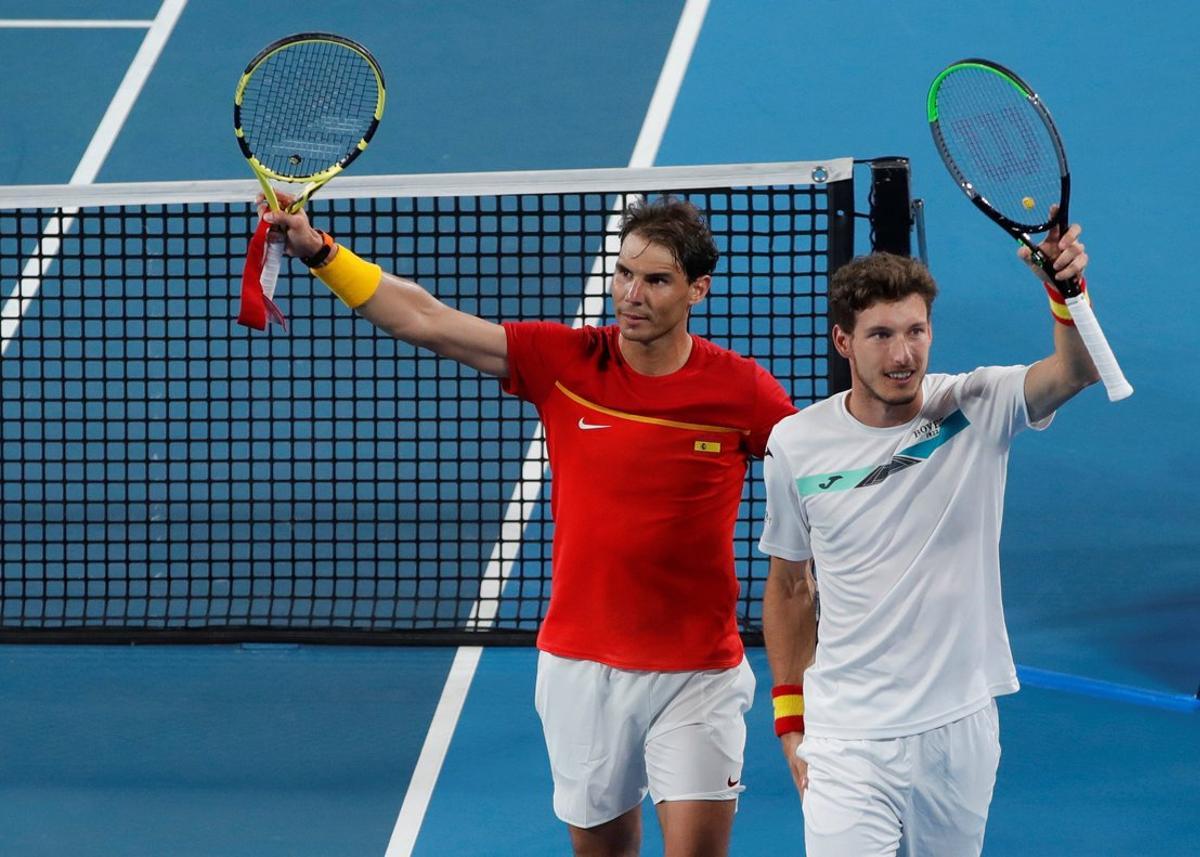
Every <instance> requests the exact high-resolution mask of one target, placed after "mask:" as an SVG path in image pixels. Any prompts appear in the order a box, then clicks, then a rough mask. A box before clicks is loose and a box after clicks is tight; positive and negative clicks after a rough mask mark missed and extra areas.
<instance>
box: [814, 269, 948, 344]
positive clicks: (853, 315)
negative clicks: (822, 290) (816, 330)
mask: <svg viewBox="0 0 1200 857" xmlns="http://www.w3.org/2000/svg"><path fill="white" fill-rule="evenodd" d="M937 292H938V288H937V283H935V282H934V281H933V275H932V274H930V273H929V269H928V268H926V267H925V266H924V265H923V264H922V263H921V262H920V261H919V260H917V259H913V258H910V257H908V256H898V255H896V254H895V253H872V254H870V255H869V256H858V257H856V258H854V259H852V260H851V261H850V262H849V263H848V264H846V265H843V266H842V267H841V268H838V270H837V272H836V273H834V275H833V279H832V280H830V281H829V318H830V319H831V320H832V321H833V323H834V324H836V325H837V326H838V327H840V328H841V329H842V330H844V331H846V332H847V333H853V332H854V322H855V320H856V319H857V317H858V314H859V313H860V312H862V311H863V310H865V309H866V308H867V307H869V306H872V305H874V304H876V303H880V302H886V303H891V302H893V301H900V300H904V298H906V297H908V296H909V295H920V296H921V297H922V298H924V299H925V308H926V309H927V310H928V311H929V314H930V315H932V314H933V299H934V298H936V297H937Z"/></svg>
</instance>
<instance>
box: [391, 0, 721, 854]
mask: <svg viewBox="0 0 1200 857" xmlns="http://www.w3.org/2000/svg"><path fill="white" fill-rule="evenodd" d="M708 3H709V0H687V4H686V5H685V6H684V9H683V13H682V14H681V15H680V17H679V24H678V25H677V26H676V28H675V36H674V38H672V40H671V47H670V48H669V49H668V51H667V58H666V60H665V61H664V62H663V68H662V71H661V73H660V74H659V77H658V83H657V85H656V86H655V89H654V95H653V97H652V98H651V99H650V106H649V108H648V109H647V111H646V118H645V120H644V121H643V122H642V129H641V132H640V133H639V134H638V139H637V143H636V144H635V145H634V147H633V155H632V156H631V157H630V159H629V166H631V167H649V166H651V165H653V163H654V158H655V156H657V154H658V148H659V146H660V145H661V144H662V138H663V134H664V132H665V131H666V129H667V122H668V120H669V119H670V117H671V110H672V108H673V107H674V106H675V98H676V97H677V96H678V95H679V88H680V86H681V85H682V83H683V76H684V73H685V72H686V71H687V66H688V63H689V62H690V61H691V57H692V50H693V49H694V48H695V46H696V39H697V38H698V37H699V35H700V28H701V26H702V25H703V24H704V16H705V14H706V13H707V11H708ZM614 217H619V213H614V214H613V215H611V216H610V223H611V220H612V218H614ZM607 231H609V232H611V229H609V230H607ZM606 249H608V248H606ZM603 264H604V262H603V254H598V255H597V257H596V260H595V262H594V263H593V265H592V272H591V275H590V276H589V277H588V281H587V287H586V289H585V291H584V298H583V301H582V302H581V303H580V306H579V312H578V313H577V314H576V316H575V319H574V322H573V324H572V326H573V327H582V326H583V325H585V324H591V323H595V322H599V321H601V320H602V319H603V317H604V313H605V272H604V270H603ZM544 450H545V430H544V429H543V427H542V424H541V423H540V422H539V423H538V427H537V430H536V431H535V432H534V436H533V439H532V440H530V442H529V450H528V451H527V452H526V454H525V460H524V462H523V463H522V465H521V479H520V481H519V482H518V483H517V484H516V486H515V487H514V489H513V493H512V496H511V497H509V500H508V506H507V507H506V509H505V513H504V522H503V524H502V525H501V528H500V537H499V539H498V540H497V542H496V544H495V545H494V546H493V548H492V555H491V557H490V558H489V560H488V564H487V568H486V569H485V571H484V575H483V578H482V579H481V580H480V586H479V599H478V600H477V601H476V602H475V606H474V607H473V608H472V610H471V618H470V620H469V621H470V622H472V623H474V627H477V628H479V629H481V630H482V629H485V628H487V627H488V626H489V625H491V624H492V623H493V622H494V621H495V618H496V611H497V610H498V609H499V596H500V593H501V592H503V590H504V585H505V583H507V582H508V578H509V575H510V574H511V573H512V567H513V563H514V562H515V560H516V558H517V553H518V551H519V550H520V545H521V542H522V540H523V538H524V533H525V527H526V526H527V525H528V524H529V521H530V520H531V518H532V517H533V512H534V509H535V507H536V505H537V502H538V498H539V497H540V496H541V493H542V486H543V485H544V484H545V481H546V474H545V470H544V468H543V466H542V459H543V456H544ZM481 652H482V650H481V649H480V648H479V647H477V646H464V647H462V648H460V649H459V650H458V651H457V653H456V654H455V656H454V663H453V664H452V665H451V667H450V675H449V676H448V677H447V679H446V685H445V687H443V688H442V695H441V698H440V700H439V701H438V706H437V710H436V711H435V713H434V716H433V720H432V721H431V722H430V724H429V732H428V734H426V736H425V743H424V745H423V746H422V747H421V755H420V756H419V757H418V759H417V765H416V767H415V768H414V769H413V775H412V780H411V781H410V782H409V785H408V791H407V792H406V793H405V795H404V803H403V804H402V805H401V807H400V814H399V816H398V817H397V818H396V826H395V827H394V828H393V830H392V838H391V841H389V842H388V848H387V852H386V855H385V857H410V855H411V854H412V852H413V848H414V847H415V846H416V844H417V836H418V835H419V834H420V832H421V823H422V821H424V819H425V811H426V810H427V809H428V808H429V801H430V799H431V798H432V797H433V790H434V787H435V786H436V785H437V778H438V775H439V774H440V773H441V770H442V763H443V762H444V761H445V758H446V751H447V750H448V749H449V748H450V739H451V738H452V737H453V735H454V730H455V728H456V726H457V725H458V718H459V715H460V714H461V713H462V708H463V704H464V703H465V702H466V697H467V692H468V691H469V690H470V687H471V681H472V679H473V678H474V677H475V669H476V668H477V667H478V665H479V658H480V655H481Z"/></svg>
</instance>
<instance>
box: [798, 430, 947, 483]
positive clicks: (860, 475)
mask: <svg viewBox="0 0 1200 857" xmlns="http://www.w3.org/2000/svg"><path fill="white" fill-rule="evenodd" d="M970 424H971V422H970V420H968V419H967V418H966V416H965V415H964V414H963V412H962V411H955V412H954V413H952V414H949V415H948V416H945V417H943V418H942V419H940V420H934V421H933V422H929V423H926V424H925V425H922V426H919V427H917V428H916V429H914V430H913V433H912V436H913V438H915V439H916V441H917V442H916V443H913V444H910V445H909V446H906V447H904V448H903V449H901V450H900V451H898V452H896V453H894V454H893V455H892V459H891V461H889V462H888V463H887V464H878V465H872V466H870V467H857V468H854V469H853V470H843V471H841V472H839V473H817V474H814V475H813V476H801V477H799V478H797V479H796V488H797V490H799V492H800V496H802V497H806V496H810V495H812V494H827V493H830V492H833V491H848V490H849V489H851V488H869V487H870V486H872V485H878V484H880V483H881V482H883V481H884V480H885V479H887V478H888V477H889V476H891V475H892V474H893V473H899V472H900V471H901V470H907V469H908V468H910V467H913V466H915V465H917V464H920V463H921V462H922V461H925V460H926V459H927V458H929V457H930V456H931V455H933V453H934V452H935V451H936V450H937V449H938V448H939V447H942V446H944V445H945V444H946V443H947V442H949V441H950V439H951V438H953V437H954V436H955V435H956V434H958V433H959V432H961V431H962V430H963V429H965V428H966V427H967V426H969V425H970Z"/></svg>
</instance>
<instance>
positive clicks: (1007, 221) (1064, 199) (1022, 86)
mask: <svg viewBox="0 0 1200 857" xmlns="http://www.w3.org/2000/svg"><path fill="white" fill-rule="evenodd" d="M962 68H978V69H981V70H984V71H987V72H990V73H992V74H996V75H998V76H999V77H1001V78H1003V79H1004V80H1006V81H1007V82H1008V84H1009V85H1010V86H1012V87H1013V88H1014V89H1016V90H1017V92H1019V93H1020V94H1021V95H1022V96H1023V97H1024V98H1025V99H1026V100H1027V101H1028V102H1029V104H1030V105H1031V106H1032V107H1033V108H1034V111H1035V112H1036V114H1037V116H1038V118H1039V119H1040V120H1041V121H1042V124H1043V125H1044V126H1045V128H1046V130H1047V131H1048V132H1049V134H1050V140H1051V143H1052V144H1053V146H1054V154H1055V157H1056V158H1057V159H1058V169H1059V180H1060V187H1059V203H1058V208H1057V210H1056V211H1055V212H1054V216H1053V217H1052V218H1051V219H1050V220H1048V221H1046V222H1044V223H1019V222H1017V221H1015V220H1013V219H1011V218H1009V217H1006V216H1005V215H1003V214H1001V213H1000V211H998V210H997V209H996V208H995V207H994V206H993V205H992V204H991V202H989V201H988V200H987V198H986V197H984V195H983V194H981V193H980V192H979V191H978V190H977V189H976V188H975V186H974V185H973V184H972V183H971V182H970V181H969V180H968V179H967V177H966V176H965V175H963V173H962V170H960V169H959V166H958V164H957V163H956V162H955V160H954V158H953V157H951V155H950V149H949V147H948V146H947V145H946V140H945V138H944V137H943V135H942V129H941V123H940V120H939V113H938V105H937V95H938V92H939V91H940V89H941V85H942V82H943V81H944V80H945V79H946V78H947V77H948V76H949V75H951V74H952V73H953V72H954V71H956V70H958V69H962ZM925 111H926V116H927V118H928V119H929V129H930V131H931V132H932V134H933V142H934V146H935V147H936V148H937V150H938V154H939V155H940V156H941V158H942V162H943V163H944V164H945V165H946V169H947V170H948V171H949V173H950V176H951V177H952V178H953V179H954V181H955V183H956V184H958V186H959V188H961V189H962V191H963V193H965V194H966V195H967V198H968V199H970V200H971V202H972V203H973V204H974V205H975V207H976V208H978V209H979V210H980V211H982V212H983V213H984V214H985V215H987V217H988V219H989V220H991V221H992V222H994V223H995V224H996V225H997V226H999V227H1000V228H1001V229H1003V230H1004V231H1005V232H1007V233H1008V234H1009V235H1011V236H1012V237H1013V238H1015V239H1017V240H1018V241H1019V242H1021V243H1022V244H1024V245H1025V246H1026V247H1028V248H1029V251H1030V254H1031V256H1030V261H1032V262H1033V263H1034V264H1035V265H1037V266H1039V267H1040V268H1041V269H1042V271H1043V272H1045V274H1046V276H1047V278H1048V279H1049V280H1050V282H1051V283H1053V284H1054V286H1055V287H1056V288H1058V290H1059V291H1060V292H1061V293H1062V295H1063V298H1064V300H1065V302H1066V304H1067V309H1068V311H1069V312H1070V314H1071V318H1072V320H1073V321H1074V322H1075V327H1076V329H1077V330H1078V331H1079V335H1080V336H1081V337H1082V339H1083V343H1084V346H1085V347H1086V348H1087V350H1088V354H1089V355H1090V356H1091V358H1092V362H1093V363H1094V364H1095V366H1096V369H1097V370H1098V371H1099V373H1100V377H1101V380H1102V381H1103V382H1104V386H1105V389H1106V390H1107V392H1108V398H1109V400H1110V401H1113V402H1116V401H1119V400H1121V399H1124V398H1127V397H1128V396H1130V395H1132V394H1133V387H1132V386H1131V385H1130V383H1129V381H1128V380H1126V378H1125V375H1124V373H1123V372H1122V371H1121V367H1120V364H1118V362H1117V358H1116V356H1115V355H1114V354H1113V351H1112V348H1111V347H1110V346H1109V344H1108V340H1107V338H1106V337H1105V336H1104V331H1103V330H1102V329H1101V327H1100V323H1099V321H1097V320H1096V315H1095V313H1094V312H1092V308H1091V305H1090V304H1089V303H1088V301H1087V299H1086V298H1085V297H1084V296H1083V286H1082V283H1081V281H1080V278H1079V277H1072V278H1071V279H1070V280H1058V279H1056V278H1055V275H1056V274H1057V273H1058V272H1057V271H1055V270H1054V265H1053V264H1052V263H1051V262H1050V260H1048V259H1047V258H1046V256H1045V254H1043V253H1042V252H1041V251H1040V250H1039V249H1038V247H1037V245H1036V244H1035V243H1034V242H1033V239H1031V238H1030V237H1029V236H1030V234H1031V233H1034V234H1036V233H1040V232H1049V231H1050V230H1051V229H1053V228H1054V227H1056V226H1057V227H1059V228H1060V229H1061V230H1063V231H1066V229H1067V228H1068V225H1069V223H1070V220H1069V219H1068V218H1069V213H1068V209H1069V204H1070V198H1071V171H1070V169H1069V168H1068V166H1067V153H1066V150H1065V149H1064V147H1063V144H1062V137H1061V136H1060V135H1059V133H1058V128H1057V127H1056V126H1055V124H1054V119H1053V118H1052V117H1051V116H1050V111H1049V110H1048V109H1046V105H1045V104H1043V103H1042V100H1041V99H1040V98H1039V97H1038V95H1037V93H1036V92H1034V91H1033V88H1032V87H1031V86H1030V85H1029V84H1027V83H1026V82H1025V81H1024V80H1022V79H1021V78H1020V76H1018V75H1017V74H1016V72H1014V71H1012V70H1011V69H1009V68H1005V67H1004V66H1002V65H1000V64H999V63H997V62H993V61H991V60H986V59H979V58H977V57H975V58H969V59H964V60H959V61H958V62H955V63H951V64H950V65H949V66H947V67H946V68H944V69H943V70H942V71H941V72H940V73H939V74H938V75H937V77H935V78H934V79H933V83H931V84H930V86H929V94H928V95H927V97H926V101H925Z"/></svg>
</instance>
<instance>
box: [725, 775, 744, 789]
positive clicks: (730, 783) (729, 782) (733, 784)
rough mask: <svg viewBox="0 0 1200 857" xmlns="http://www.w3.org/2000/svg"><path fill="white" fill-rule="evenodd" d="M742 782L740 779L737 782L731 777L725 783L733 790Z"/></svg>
mask: <svg viewBox="0 0 1200 857" xmlns="http://www.w3.org/2000/svg"><path fill="white" fill-rule="evenodd" d="M740 782H741V780H740V779H739V780H735V779H734V778H733V777H729V778H728V779H726V780H725V783H726V784H727V785H728V786H729V787H730V788H733V787H734V786H736V785H737V784H738V783H740Z"/></svg>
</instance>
